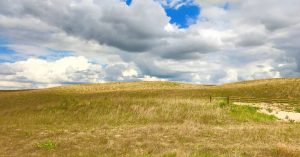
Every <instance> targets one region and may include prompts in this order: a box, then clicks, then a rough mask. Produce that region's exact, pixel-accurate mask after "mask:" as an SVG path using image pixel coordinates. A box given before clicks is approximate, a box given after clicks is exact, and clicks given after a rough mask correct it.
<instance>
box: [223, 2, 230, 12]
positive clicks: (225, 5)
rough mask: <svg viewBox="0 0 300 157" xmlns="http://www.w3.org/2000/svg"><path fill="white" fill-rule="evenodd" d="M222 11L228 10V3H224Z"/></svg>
mask: <svg viewBox="0 0 300 157" xmlns="http://www.w3.org/2000/svg"><path fill="white" fill-rule="evenodd" d="M223 9H224V10H229V9H230V4H229V3H228V2H226V3H225V4H224V6H223Z"/></svg>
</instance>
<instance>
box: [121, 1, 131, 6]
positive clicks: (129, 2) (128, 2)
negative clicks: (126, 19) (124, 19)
mask: <svg viewBox="0 0 300 157" xmlns="http://www.w3.org/2000/svg"><path fill="white" fill-rule="evenodd" d="M122 1H124V2H125V3H126V5H128V6H130V5H131V2H132V0H122Z"/></svg>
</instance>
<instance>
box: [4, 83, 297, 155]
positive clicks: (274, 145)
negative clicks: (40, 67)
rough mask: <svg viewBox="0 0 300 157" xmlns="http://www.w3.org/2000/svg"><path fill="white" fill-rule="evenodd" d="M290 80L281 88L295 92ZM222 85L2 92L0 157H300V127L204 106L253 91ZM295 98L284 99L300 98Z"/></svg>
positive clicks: (237, 109) (247, 110) (251, 112)
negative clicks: (211, 98)
mask: <svg viewBox="0 0 300 157" xmlns="http://www.w3.org/2000/svg"><path fill="white" fill-rule="evenodd" d="M279 81H281V80H279ZM289 81H291V82H297V81H294V79H292V80H289ZM289 81H287V84H288V86H285V87H284V88H285V89H293V88H295V87H298V86H299V84H297V83H294V84H292V83H290V82H289ZM275 82H276V81H275ZM272 83H273V82H272ZM274 84H276V83H274ZM263 85H264V83H263ZM224 86H226V88H225V87H224V93H222V90H223V89H222V90H221V89H217V88H221V87H218V86H200V85H191V84H180V83H172V82H171V83H169V82H134V83H111V84H99V85H79V86H67V87H58V88H51V89H43V90H30V91H15V92H6V91H5V92H4V91H3V92H0V145H1V147H0V152H1V155H2V156H133V157H156V156H166V157H167V156H169V157H173V156H177V157H182V156H183V157H184V156H187V157H189V156H191V157H195V156H200V157H201V156H204V157H227V156H228V157H231V156H245V157H247V156H249V157H252V156H258V157H259V156H278V157H279V156H280V157H281V156H282V157H285V156H286V157H290V156H299V155H300V147H299V144H300V124H299V123H296V122H295V123H286V122H282V121H278V120H276V118H274V117H272V116H268V115H265V114H261V113H258V112H257V109H256V108H253V107H250V106H236V105H232V104H227V103H226V102H223V103H219V102H217V101H214V102H209V99H208V98H209V97H208V96H209V95H211V94H215V95H218V94H220V95H227V94H228V93H234V91H235V90H237V89H238V88H240V86H245V87H243V90H244V89H246V87H247V88H248V87H249V88H248V90H250V91H252V90H257V89H253V88H252V87H253V86H248V85H244V84H242V85H224ZM227 86H230V88H229V87H227ZM231 86H236V87H234V88H233V87H231ZM289 86H291V87H289ZM222 88H223V87H222ZM227 88H228V89H227ZM257 88H258V87H257ZM276 88H277V87H276ZM225 89H226V90H225ZM263 89H264V88H263ZM227 90H228V91H227ZM270 90H271V89H270ZM272 90H273V89H272ZM219 92H220V93H219ZM284 92H285V91H284ZM293 92H294V91H292V90H290V94H289V95H294V96H296V95H297V94H299V91H298V92H297V91H296V92H295V93H293ZM249 93H252V92H249ZM261 93H263V92H262V91H261ZM239 94H243V93H239ZM275 95H276V94H275ZM262 96H265V97H268V95H267V94H266V95H262ZM1 155H0V156H1Z"/></svg>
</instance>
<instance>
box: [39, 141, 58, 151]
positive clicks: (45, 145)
mask: <svg viewBox="0 0 300 157" xmlns="http://www.w3.org/2000/svg"><path fill="white" fill-rule="evenodd" d="M35 146H36V147H37V148H39V149H45V150H53V149H55V148H56V144H55V143H54V141H53V140H46V141H42V142H39V143H37V144H35Z"/></svg>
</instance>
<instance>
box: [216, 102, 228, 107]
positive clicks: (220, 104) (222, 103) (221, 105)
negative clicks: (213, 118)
mask: <svg viewBox="0 0 300 157" xmlns="http://www.w3.org/2000/svg"><path fill="white" fill-rule="evenodd" d="M218 105H219V107H221V108H225V107H227V106H228V105H229V104H228V103H227V102H226V101H220V102H219V103H218Z"/></svg>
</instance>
